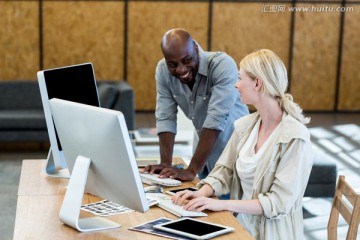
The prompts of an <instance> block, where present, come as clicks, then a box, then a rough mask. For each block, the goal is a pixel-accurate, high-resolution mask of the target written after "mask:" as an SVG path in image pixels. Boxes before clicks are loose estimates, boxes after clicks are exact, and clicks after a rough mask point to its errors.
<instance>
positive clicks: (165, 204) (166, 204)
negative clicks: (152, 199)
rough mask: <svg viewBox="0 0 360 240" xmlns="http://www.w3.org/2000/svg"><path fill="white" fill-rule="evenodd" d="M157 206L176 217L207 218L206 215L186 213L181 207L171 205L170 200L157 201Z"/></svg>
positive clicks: (193, 212)
mask: <svg viewBox="0 0 360 240" xmlns="http://www.w3.org/2000/svg"><path fill="white" fill-rule="evenodd" d="M158 206H159V207H160V208H162V209H164V210H166V211H168V212H170V213H172V214H174V215H176V216H178V217H207V214H206V213H203V212H197V211H187V210H185V209H183V207H182V206H180V205H177V204H175V203H173V202H172V201H171V200H163V201H159V203H158Z"/></svg>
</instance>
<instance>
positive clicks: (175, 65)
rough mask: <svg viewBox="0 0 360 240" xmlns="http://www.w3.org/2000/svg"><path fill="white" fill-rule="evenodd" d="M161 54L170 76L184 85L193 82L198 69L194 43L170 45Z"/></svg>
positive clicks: (197, 57) (196, 48)
mask: <svg viewBox="0 0 360 240" xmlns="http://www.w3.org/2000/svg"><path fill="white" fill-rule="evenodd" d="M163 54H164V57H165V61H166V64H167V67H168V69H169V72H170V74H171V75H173V76H174V77H176V78H178V79H179V80H180V81H181V82H182V83H185V84H188V83H191V82H193V81H195V76H196V74H197V71H198V68H199V54H198V47H197V46H196V45H195V43H194V42H192V41H191V42H189V43H188V44H183V45H181V44H178V45H172V46H171V47H169V48H167V49H163Z"/></svg>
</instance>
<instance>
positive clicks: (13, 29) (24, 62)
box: [0, 1, 39, 80]
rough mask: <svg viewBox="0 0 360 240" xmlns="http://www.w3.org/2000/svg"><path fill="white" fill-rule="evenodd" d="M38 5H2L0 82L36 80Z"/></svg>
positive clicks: (0, 5)
mask: <svg viewBox="0 0 360 240" xmlns="http://www.w3.org/2000/svg"><path fill="white" fill-rule="evenodd" d="M38 16H39V4H38V3H37V2H18V1H0V80H21V79H30V80H35V79H36V71H35V69H37V68H38V66H39V31H38V29H39V18H38Z"/></svg>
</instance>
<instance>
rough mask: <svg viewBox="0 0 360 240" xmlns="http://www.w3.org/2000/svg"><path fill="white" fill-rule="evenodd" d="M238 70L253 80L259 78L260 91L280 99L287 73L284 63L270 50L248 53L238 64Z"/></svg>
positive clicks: (284, 87)
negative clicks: (260, 81)
mask: <svg viewBox="0 0 360 240" xmlns="http://www.w3.org/2000/svg"><path fill="white" fill-rule="evenodd" d="M240 69H242V70H243V71H245V72H246V74H247V75H248V76H249V77H250V78H251V79H253V80H255V79H256V77H259V78H260V79H261V80H262V82H263V84H262V91H263V92H264V93H266V94H269V95H270V96H273V97H275V98H280V97H281V96H283V95H284V94H285V92H286V89H287V86H288V78H287V72H286V68H285V65H284V63H283V62H282V61H281V59H280V58H279V57H278V56H277V55H276V54H275V53H274V52H273V51H271V50H268V49H261V50H258V51H256V52H253V53H250V54H249V55H247V56H246V57H245V58H243V59H242V60H241V62H240Z"/></svg>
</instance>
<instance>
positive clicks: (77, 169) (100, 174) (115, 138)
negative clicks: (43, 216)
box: [50, 99, 149, 232]
mask: <svg viewBox="0 0 360 240" xmlns="http://www.w3.org/2000/svg"><path fill="white" fill-rule="evenodd" d="M50 109H51V113H52V116H53V119H54V123H55V126H56V129H57V132H58V135H59V139H60V142H61V145H62V147H63V152H64V156H65V160H66V163H67V166H68V168H69V171H70V173H71V177H70V180H69V185H68V189H67V191H66V195H65V198H64V202H63V205H62V207H61V210H60V220H61V221H63V222H64V223H65V224H67V225H69V226H72V227H74V228H76V229H78V230H79V231H84V232H85V231H93V230H100V229H107V228H112V227H119V225H118V224H116V223H113V222H110V221H109V220H107V219H104V218H100V217H95V218H90V219H89V218H87V219H79V214H80V207H81V200H82V197H83V194H84V192H88V193H91V194H93V195H96V196H99V197H101V198H105V199H108V200H110V201H113V202H115V203H118V204H120V205H123V206H125V207H128V208H131V209H133V210H136V211H139V212H145V211H147V210H148V209H149V206H148V202H147V200H146V197H145V192H144V188H143V185H142V182H141V178H140V174H139V170H138V167H137V165H136V160H135V155H134V152H133V149H132V145H131V141H130V137H129V133H128V129H127V126H126V122H125V119H124V115H123V114H122V113H121V112H119V111H115V110H110V109H104V108H100V107H94V106H89V105H85V104H80V103H75V102H70V101H66V100H60V99H51V100H50Z"/></svg>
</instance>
